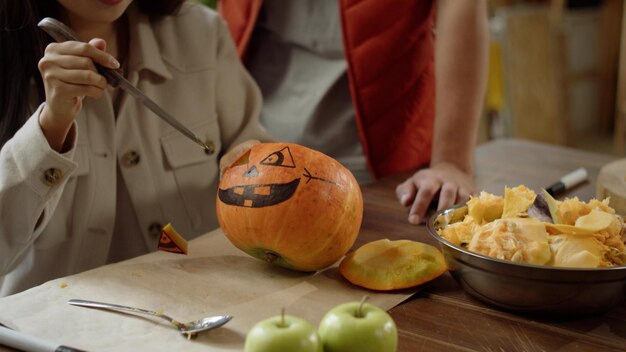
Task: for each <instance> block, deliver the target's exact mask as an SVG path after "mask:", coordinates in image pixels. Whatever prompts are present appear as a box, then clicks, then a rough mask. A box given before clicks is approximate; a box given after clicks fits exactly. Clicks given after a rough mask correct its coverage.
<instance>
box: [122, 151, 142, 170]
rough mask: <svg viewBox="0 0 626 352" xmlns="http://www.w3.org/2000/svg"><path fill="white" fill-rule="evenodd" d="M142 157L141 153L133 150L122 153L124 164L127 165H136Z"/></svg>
mask: <svg viewBox="0 0 626 352" xmlns="http://www.w3.org/2000/svg"><path fill="white" fill-rule="evenodd" d="M140 159H141V158H140V157H139V153H137V152H136V151H134V150H131V151H130V152H126V153H125V154H124V155H122V165H124V166H126V167H131V166H135V165H137V164H139V160H140Z"/></svg>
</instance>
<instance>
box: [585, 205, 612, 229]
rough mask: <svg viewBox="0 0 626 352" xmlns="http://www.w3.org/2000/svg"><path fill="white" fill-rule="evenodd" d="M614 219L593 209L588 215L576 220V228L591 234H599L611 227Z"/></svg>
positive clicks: (610, 215)
mask: <svg viewBox="0 0 626 352" xmlns="http://www.w3.org/2000/svg"><path fill="white" fill-rule="evenodd" d="M614 219H615V216H614V215H612V214H609V213H606V212H603V211H600V210H596V209H594V210H592V211H591V212H590V213H589V214H587V215H583V216H581V217H579V218H578V219H576V227H582V228H585V229H587V230H590V231H593V232H600V231H602V230H605V229H606V228H608V227H609V226H611V223H613V220H614Z"/></svg>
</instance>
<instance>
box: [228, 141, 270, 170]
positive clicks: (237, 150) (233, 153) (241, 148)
mask: <svg viewBox="0 0 626 352" xmlns="http://www.w3.org/2000/svg"><path fill="white" fill-rule="evenodd" d="M259 143H261V142H260V141H258V140H256V139H250V140H247V141H245V142H243V143H241V144H237V145H236V146H234V147H233V149H231V150H229V151H228V152H227V153H226V154H224V156H222V158H221V159H220V179H221V178H222V175H223V174H224V171H226V168H227V167H229V166H230V165H231V164H232V163H234V162H235V161H236V160H237V159H239V157H241V156H242V155H243V153H245V152H247V151H248V150H249V149H250V148H252V147H253V146H255V145H257V144H259Z"/></svg>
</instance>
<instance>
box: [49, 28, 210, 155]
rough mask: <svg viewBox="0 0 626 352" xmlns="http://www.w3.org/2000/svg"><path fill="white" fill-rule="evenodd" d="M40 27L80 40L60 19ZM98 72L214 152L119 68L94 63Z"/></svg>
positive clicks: (63, 37)
mask: <svg viewBox="0 0 626 352" xmlns="http://www.w3.org/2000/svg"><path fill="white" fill-rule="evenodd" d="M37 26H39V28H41V29H43V30H44V31H45V32H46V33H48V34H49V35H50V36H51V37H52V38H53V39H54V40H55V41H57V42H59V43H60V42H64V41H68V40H73V41H80V38H78V35H76V33H74V31H72V29H71V28H69V27H68V26H66V25H65V24H63V23H62V22H61V21H58V20H56V19H54V18H51V17H45V18H44V19H42V20H41V21H39V23H38V24H37ZM94 64H95V65H96V68H97V69H98V72H99V73H100V74H101V75H103V76H104V77H106V79H107V81H108V82H109V84H110V85H111V86H113V87H119V88H121V89H123V90H125V91H126V92H128V94H130V95H131V96H132V97H133V98H135V99H137V100H138V101H139V102H141V103H142V104H143V105H144V106H146V107H147V108H148V109H150V110H151V111H152V112H154V113H155V114H156V115H157V116H158V117H160V118H161V119H163V121H165V122H167V123H168V124H170V126H172V127H174V128H175V129H176V130H178V131H179V132H180V133H182V134H183V135H185V136H186V137H188V138H189V139H191V140H192V141H194V142H195V143H197V144H198V145H200V147H202V148H203V149H204V151H205V152H206V153H208V154H213V152H215V150H214V148H213V147H212V146H208V145H207V144H206V143H205V142H204V141H202V140H201V139H200V138H198V136H196V135H195V134H194V133H193V132H191V131H190V130H189V129H188V128H187V127H185V126H184V125H183V124H182V123H180V122H179V121H178V120H177V119H175V118H174V117H173V116H171V115H170V114H168V113H167V112H166V111H165V110H163V108H161V107H160V106H159V105H158V104H157V103H155V102H154V101H153V100H152V99H150V98H149V97H148V96H147V95H145V94H144V93H143V92H141V91H140V90H139V89H137V87H135V86H133V85H132V83H130V82H129V81H128V80H127V79H126V78H124V76H123V75H122V74H121V73H120V72H119V71H117V70H113V69H109V68H106V67H104V66H102V65H100V64H97V63H94Z"/></svg>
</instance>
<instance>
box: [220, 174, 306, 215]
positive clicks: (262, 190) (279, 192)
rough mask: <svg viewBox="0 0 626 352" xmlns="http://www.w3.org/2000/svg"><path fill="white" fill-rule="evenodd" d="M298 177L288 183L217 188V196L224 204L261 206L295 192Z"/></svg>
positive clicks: (280, 200) (276, 201)
mask: <svg viewBox="0 0 626 352" xmlns="http://www.w3.org/2000/svg"><path fill="white" fill-rule="evenodd" d="M299 184H300V178H296V179H294V180H293V181H291V182H288V183H272V184H255V185H241V186H234V187H231V188H227V189H221V188H220V189H219V191H218V197H219V198H220V200H221V201H222V202H223V203H224V204H228V205H234V206H239V207H246V208H262V207H267V206H270V205H275V204H278V203H282V202H284V201H286V200H287V199H289V198H291V196H293V194H294V193H295V192H296V189H297V188H298V185H299Z"/></svg>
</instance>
